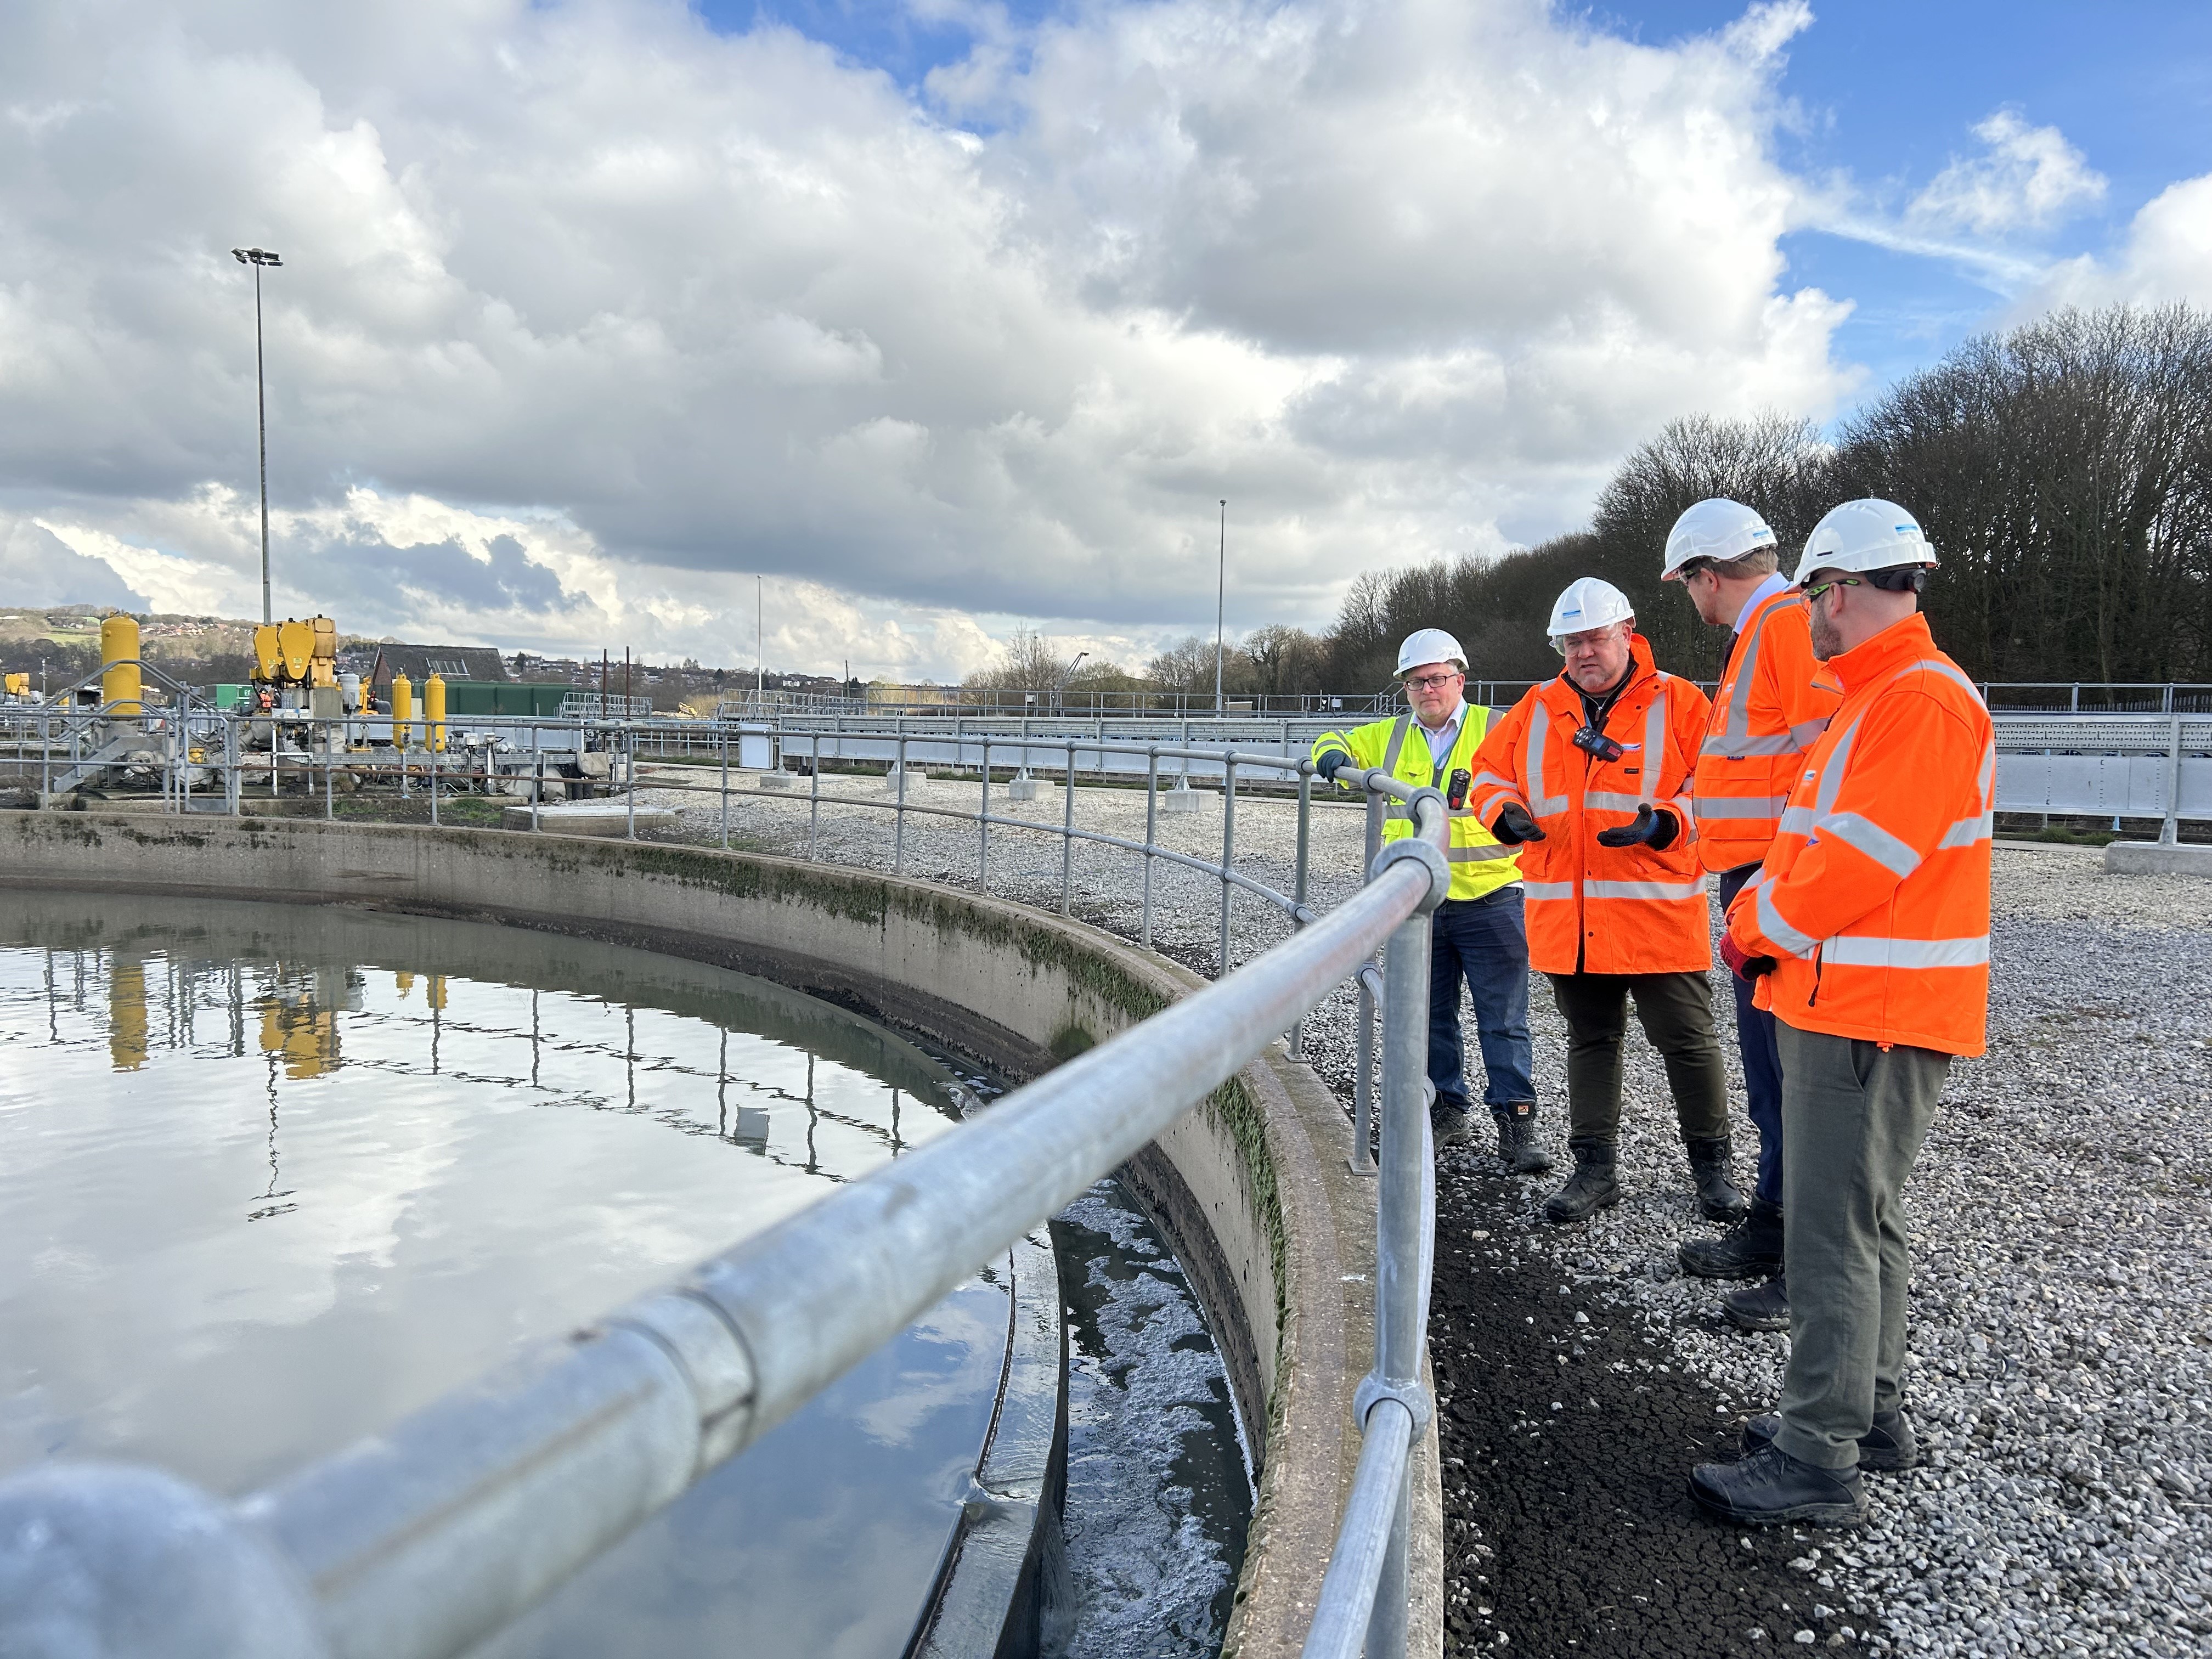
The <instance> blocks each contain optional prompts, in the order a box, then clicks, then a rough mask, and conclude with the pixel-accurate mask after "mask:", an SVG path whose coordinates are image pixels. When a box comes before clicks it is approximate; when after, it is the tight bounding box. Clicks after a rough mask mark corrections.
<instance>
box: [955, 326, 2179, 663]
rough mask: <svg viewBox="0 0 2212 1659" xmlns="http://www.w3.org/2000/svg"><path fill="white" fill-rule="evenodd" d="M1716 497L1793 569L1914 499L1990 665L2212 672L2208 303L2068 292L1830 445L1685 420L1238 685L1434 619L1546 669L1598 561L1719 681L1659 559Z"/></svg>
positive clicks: (1302, 639) (1261, 642)
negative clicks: (1529, 517) (1856, 516)
mask: <svg viewBox="0 0 2212 1659" xmlns="http://www.w3.org/2000/svg"><path fill="white" fill-rule="evenodd" d="M1711 495H1726V496H1730V497H1733V498H1734V499H1735V500H1737V501H1743V502H1745V503H1747V505H1749V506H1751V507H1756V508H1757V509H1758V510H1759V512H1760V513H1763V514H1764V515H1765V518H1766V520H1767V522H1768V523H1770V524H1771V525H1772V526H1774V529H1775V533H1776V537H1777V539H1778V542H1779V544H1780V545H1781V550H1782V559H1783V568H1784V570H1785V571H1790V570H1794V569H1795V568H1796V561H1797V556H1798V553H1799V551H1800V550H1801V549H1802V546H1803V544H1804V539H1805V538H1806V536H1807V535H1808V533H1810V532H1811V531H1812V528H1813V526H1814V524H1816V523H1817V522H1818V521H1819V520H1820V515H1821V514H1822V513H1825V512H1826V511H1827V509H1828V508H1829V507H1833V506H1835V505H1836V504H1837V503H1838V502H1839V501H1849V500H1851V499H1854V498H1856V497H1858V496H1864V495H1878V496H1882V497H1885V498H1887V499H1888V500H1891V501H1896V502H1898V503H1899V504H1900V505H1901V506H1903V507H1905V509H1906V510H1907V511H1909V512H1910V513H1912V514H1913V515H1914V516H1915V517H1916V518H1917V519H1918V520H1919V521H1920V523H1921V526H1922V527H1923V529H1924V530H1925V531H1926V532H1928V536H1929V540H1930V541H1932V542H1933V543H1934V544H1935V545H1936V553H1937V556H1938V557H1939V558H1940V559H1941V560H1942V568H1940V569H1939V570H1938V571H1937V572H1936V574H1935V576H1934V577H1933V579H1932V580H1931V581H1930V583H1929V589H1928V592H1927V595H1926V598H1925V599H1924V601H1923V603H1924V605H1925V607H1926V609H1927V611H1928V613H1929V624H1930V626H1931V627H1932V628H1933V629H1934V630H1935V634H1936V640H1937V641H1938V642H1939V643H1941V644H1942V647H1943V648H1944V649H1945V650H1947V651H1948V652H1949V653H1951V655H1952V656H1954V658H1956V659H1958V661H1959V663H1960V665H1961V666H1962V667H1964V668H1965V669H1966V671H1967V672H1968V673H1970V674H1972V676H1973V677H1974V678H1977V679H1982V680H2012V681H2026V680H2045V681H2073V680H2100V681H2148V682H2161V681H2166V680H2196V681H2212V313H2206V312H2203V311H2200V310H2197V309H2194V308H2192V307H2189V306H2186V305H2171V306H2164V307H2154V308H2142V307H2130V306H2115V307H2107V308H2105V309H2101V310H2096V311H2082V310H2076V309H2072V308H2068V309H2064V310H2059V311H2056V312H2053V313H2050V314H2049V315H2047V316H2045V317H2042V318H2040V319H2037V320H2035V321H2033V322H2031V323H2028V324H2026V325H2022V326H2021V327H2018V328H2015V329H2012V330H2010V331H2003V332H1998V333H1991V334H1987V335H1983V336H1981V337H1977V338H1975V339H1972V340H1969V341H1967V342H1966V343H1964V344H1962V345H1960V346H1959V347H1958V348H1957V349H1954V350H1953V351H1952V352H1950V353H1949V354H1948V356H1945V357H1944V358H1943V359H1942V361H1941V362H1937V363H1936V364H1935V365H1934V366H1933V367H1931V368H1927V369H1923V370H1922V371H1920V372H1919V373H1917V374H1912V375H1911V376H1909V377H1907V378H1906V379H1905V380H1901V381H1899V383H1898V384H1897V385H1895V386H1893V387H1891V388H1890V389H1889V390H1888V391H1887V392H1884V393H1882V394H1881V396H1880V397H1879V398H1876V399H1875V400H1874V401H1873V402H1871V403H1870V404H1867V405H1866V406H1864V407H1863V408H1862V409H1860V410H1858V411H1857V413H1855V414H1854V415H1852V416H1850V417H1848V418H1847V419H1846V420H1844V422H1842V423H1841V425H1840V426H1839V428H1838V430H1837V433H1836V436H1835V438H1834V440H1833V441H1828V440H1826V439H1824V438H1823V436H1822V435H1821V434H1820V431H1819V430H1818V429H1817V428H1815V427H1814V426H1813V425H1812V423H1811V422H1805V421H1796V420H1791V419H1789V418H1787V417H1784V416H1778V415H1765V416H1757V417H1753V418H1751V419H1747V420H1716V419H1713V418H1711V417H1710V416H1703V415H1692V416H1685V417H1683V418H1681V419H1678V420H1675V421H1674V422H1669V423H1668V425H1667V426H1666V427H1665V428H1662V430H1661V431H1660V432H1659V433H1658V434H1657V435H1656V436H1655V437H1653V438H1651V439H1650V441H1647V442H1645V443H1644V444H1642V445H1640V446H1638V447H1637V449H1636V450H1635V451H1634V452H1633V453H1631V454H1630V455H1629V456H1628V457H1627V459H1626V460H1624V461H1623V462H1622V463H1621V465H1620V468H1619V469H1618V470H1617V471H1615V472H1614V474H1613V477H1612V478H1611V479H1609V480H1608V481H1607V483H1606V485H1605V487H1604V489H1602V490H1601V492H1600V493H1599V495H1598V500H1597V504H1596V510H1595V513H1593V515H1592V519H1591V522H1590V525H1589V527H1588V528H1587V529H1584V530H1577V531H1574V532H1570V533H1568V534H1566V535H1562V536H1557V537H1554V538H1552V539H1550V540H1548V541H1546V542H1543V543H1541V544H1538V545H1536V546H1534V547H1531V548H1528V549H1525V550H1518V551H1515V552H1511V553H1507V554H1504V555H1502V556H1474V555H1467V556H1461V557H1459V558H1456V559H1452V560H1445V561H1438V562H1433V563H1429V564H1423V565H1416V566H1413V567H1410V568H1399V569H1395V570H1387V571H1372V570H1370V571H1367V572H1365V573H1363V574H1361V575H1360V576H1359V577H1358V579H1357V580H1354V582H1353V583H1352V587H1351V591H1350V592H1348V593H1347V595H1346V598H1345V600H1344V604H1343V606H1342V608H1341V609H1340V611H1339V613H1338V615H1337V617H1336V620H1335V622H1334V624H1332V625H1331V626H1330V627H1329V628H1328V629H1325V630H1323V631H1322V632H1321V633H1319V634H1314V633H1310V632H1308V631H1306V630H1304V629H1294V628H1268V629H1261V630H1259V631H1258V632H1257V633H1255V634H1252V635H1248V636H1246V637H1245V638H1244V639H1243V640H1242V641H1239V642H1238V643H1237V647H1235V648H1234V649H1232V650H1231V652H1230V653H1229V661H1228V664H1227V665H1226V671H1225V675H1224V678H1225V682H1226V689H1227V690H1229V691H1230V692H1231V695H1236V696H1245V695H1250V694H1253V693H1255V692H1256V693H1262V694H1265V693H1295V692H1305V691H1322V690H1327V691H1367V690H1377V689H1379V688H1381V687H1382V686H1383V685H1385V684H1388V683H1389V678H1390V673H1391V670H1392V668H1393V667H1394V665H1395V659H1396V653H1397V647H1398V641H1400V640H1401V639H1402V638H1403V637H1404V636H1405V635H1407V634H1409V633H1411V632H1412V631H1413V629H1416V628H1425V627H1442V628H1447V629H1450V630H1451V631H1452V632H1453V633H1455V635H1458V636H1459V638H1460V640H1461V641H1462V643H1463V644H1464V645H1465V646H1466V647H1468V654H1469V656H1470V658H1471V659H1472V664H1471V666H1472V670H1473V672H1474V675H1475V676H1476V677H1477V678H1480V679H1487V680H1516V679H1537V678H1546V677H1548V676H1549V675H1551V674H1553V673H1555V672H1557V671H1558V668H1559V659H1558V657H1557V656H1556V655H1554V654H1553V652H1552V650H1551V647H1550V646H1549V644H1548V643H1547V640H1546V637H1545V625H1546V623H1547V619H1548V618H1549V616H1550V613H1551V606H1552V602H1553V599H1555V598H1557V597H1558V595H1559V591H1560V589H1562V588H1564V587H1565V586H1566V585H1567V584H1568V583H1569V582H1570V581H1572V580H1574V579H1575V578H1576V577H1577V576H1589V575H1595V576H1602V577H1604V578H1605V579H1606V580H1607V581H1610V582H1612V583H1613V584H1614V585H1615V586H1618V587H1620V589H1621V590H1622V591H1623V592H1626V594H1627V595H1628V596H1629V599H1630V600H1631V601H1632V603H1633V604H1634V605H1635V606H1636V611H1637V619H1638V627H1639V628H1640V629H1642V631H1643V632H1644V634H1645V635H1648V636H1649V637H1650V640H1651V642H1652V647H1653V649H1654V651H1655V652H1656V654H1657V656H1658V659H1659V660H1660V662H1661V663H1662V664H1663V665H1666V666H1667V667H1668V668H1670V669H1672V670H1674V671H1676V672H1679V673H1683V674H1687V675H1690V676H1692V677H1693V678H1700V679H1709V678H1712V677H1713V676H1714V674H1715V673H1716V672H1717V671H1718V668H1719V665H1720V653H1721V651H1722V648H1723V645H1724V644H1725V635H1724V634H1723V632H1722V631H1721V630H1719V629H1711V628H1707V627H1705V625H1704V624H1703V623H1699V621H1698V618H1697V616H1696V613H1695V612H1694V611H1692V609H1691V607H1690V605H1689V602H1688V601H1687V599H1685V598H1684V597H1683V596H1682V594H1680V592H1675V591H1674V590H1673V589H1672V588H1671V586H1668V585H1665V584H1662V582H1661V581H1660V580H1659V568H1660V560H1661V556H1662V551H1663V550H1664V548H1665V546H1666V540H1667V532H1668V530H1669V529H1670V528H1671V527H1672V526H1673V525H1674V520H1675V518H1676V516H1677V515H1678V514H1680V513H1681V511H1682V510H1683V508H1685V507H1688V506H1690V505H1691V504H1692V502H1694V501H1702V500H1704V499H1705V498H1706V497H1707V496H1711ZM1054 666H1055V667H1058V668H1064V667H1065V665H1060V664H1055V665H1054ZM1213 671H1214V652H1213V642H1212V641H1211V640H1200V639H1198V638H1197V637H1195V636H1194V637H1192V638H1190V639H1188V640H1186V641H1183V642H1182V644H1181V645H1179V646H1177V647H1174V648H1173V649H1171V650H1170V651H1168V652H1164V653H1161V655H1160V656H1158V657H1157V658H1155V659H1153V660H1152V661H1151V662H1150V663H1148V664H1146V668H1145V671H1144V672H1143V674H1142V675H1141V676H1137V675H1132V674H1128V673H1127V672H1125V671H1122V670H1121V669H1119V668H1118V667H1115V665H1110V664H1105V665H1091V664H1086V665H1081V666H1079V667H1078V668H1077V669H1076V671H1075V674H1074V677H1073V679H1072V680H1070V681H1069V682H1068V684H1069V685H1070V687H1071V689H1074V688H1079V687H1083V686H1085V684H1086V683H1089V684H1096V686H1097V689H1102V690H1103V689H1121V688H1122V687H1123V686H1126V687H1127V689H1139V688H1153V689H1161V690H1188V691H1206V692H1210V691H1211V690H1212V686H1213ZM1086 677H1089V678H1088V680H1086ZM978 680H979V681H980V682H982V683H997V684H1015V683H1016V682H1015V681H1013V680H1011V679H1007V678H1003V671H1001V672H1000V673H994V674H987V675H985V676H979V677H978ZM1047 684H1058V682H1057V681H1053V682H1047Z"/></svg>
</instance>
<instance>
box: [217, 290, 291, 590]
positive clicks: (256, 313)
mask: <svg viewBox="0 0 2212 1659" xmlns="http://www.w3.org/2000/svg"><path fill="white" fill-rule="evenodd" d="M230 257H231V258H234V259H235V260H237V261H238V263H239V264H242V265H252V267H253V402H254V409H255V412H256V414H257V416H258V423H259V425H260V428H261V620H262V623H264V625H266V624H267V623H271V622H274V621H275V620H276V612H275V611H273V610H272V609H271V608H270V604H269V392H268V385H267V382H266V380H264V377H263V374H262V368H261V270H262V267H263V266H264V265H266V266H270V267H275V266H278V265H281V264H283V263H284V262H283V260H282V259H280V258H277V257H276V255H275V254H274V253H272V252H270V251H269V250H268V249H267V248H265V247H234V248H233V249H231V251H230Z"/></svg>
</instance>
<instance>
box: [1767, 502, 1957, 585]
mask: <svg viewBox="0 0 2212 1659" xmlns="http://www.w3.org/2000/svg"><path fill="white" fill-rule="evenodd" d="M1899 565H1921V566H1924V567H1927V568H1930V569H1932V568H1935V565H1936V550H1935V549H1934V548H1933V547H1931V546H1929V544H1928V537H1927V535H1926V533H1925V532H1923V531H1922V530H1921V528H1920V521H1919V520H1917V519H1916V518H1914V517H1913V516H1912V515H1911V513H1907V512H1906V511H1905V509H1904V508H1903V507H1899V505H1898V504H1897V503H1896V502H1895V501H1881V500H1879V499H1877V498H1875V497H1872V496H1869V497H1868V498H1867V499H1866V500H1864V501H1845V502H1844V504H1843V505H1842V506H1841V507H1832V508H1830V509H1829V512H1828V515H1827V517H1826V518H1824V519H1822V520H1820V523H1818V524H1816V525H1814V526H1813V533H1812V534H1811V535H1809V536H1808V537H1807V538H1805V556H1804V557H1803V558H1802V559H1800V560H1798V561H1797V574H1796V576H1794V577H1792V578H1791V579H1790V580H1791V584H1792V586H1797V587H1802V586H1804V585H1805V579H1806V578H1807V577H1808V576H1809V575H1811V574H1813V572H1814V571H1815V570H1889V569H1893V568H1895V567H1897V566H1899Z"/></svg>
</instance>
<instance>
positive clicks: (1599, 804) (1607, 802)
mask: <svg viewBox="0 0 2212 1659" xmlns="http://www.w3.org/2000/svg"><path fill="white" fill-rule="evenodd" d="M1641 805H1644V797H1643V796H1641V795H1621V794H1616V793H1613V791H1612V790H1610V789H1593V790H1591V791H1590V792H1589V793H1588V794H1587V795H1584V796H1583V806H1585V807H1590V808H1595V810H1597V811H1601V812H1633V811H1635V810H1636V809H1637V808H1638V807H1639V806H1641Z"/></svg>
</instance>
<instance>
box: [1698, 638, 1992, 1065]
mask: <svg viewBox="0 0 2212 1659" xmlns="http://www.w3.org/2000/svg"><path fill="white" fill-rule="evenodd" d="M1829 666H1830V667H1831V668H1832V669H1834V670H1835V671H1836V674H1837V677H1838V679H1840V680H1841V681H1842V683H1843V686H1844V701H1843V704H1842V706H1841V707H1840V708H1838V709H1837V710H1836V714H1835V718H1834V719H1833V720H1831V721H1830V723H1829V726H1828V729H1827V730H1826V732H1824V733H1822V734H1821V738H1820V742H1819V743H1818V744H1815V745H1814V748H1813V750H1812V752H1811V754H1810V755H1809V756H1808V757H1805V760H1804V763H1803V764H1802V767H1801V768H1800V769H1799V772H1798V775H1797V778H1796V783H1795V786H1794V787H1793V788H1792V789H1791V791H1790V800H1789V805H1787V806H1786V807H1785V808H1784V811H1783V814H1782V822H1781V825H1780V828H1779V829H1778V832H1777V834H1776V836H1775V838H1774V844H1773V846H1772V847H1771V848H1768V849H1767V854H1766V857H1765V862H1764V864H1763V866H1761V869H1760V872H1759V876H1758V877H1757V878H1756V879H1754V880H1753V881H1752V882H1751V883H1750V884H1747V886H1746V887H1745V888H1744V890H1743V891H1742V892H1741V894H1740V895H1738V896H1737V898H1736V901H1735V905H1734V906H1733V907H1732V908H1730V910H1729V933H1730V934H1731V935H1732V936H1733V937H1734V939H1735V942H1736V943H1737V944H1738V945H1741V947H1742V948H1743V950H1744V951H1745V953H1746V954H1747V955H1749V956H1754V957H1757V956H1767V957H1773V958H1774V959H1775V961H1776V963H1777V966H1776V968H1775V970H1774V971H1773V972H1772V973H1771V974H1769V975H1765V976H1764V977H1763V978H1762V979H1761V980H1760V981H1759V994H1758V1001H1759V1006H1760V1007H1762V1008H1768V1009H1771V1011H1772V1012H1773V1013H1774V1015H1775V1017H1776V1018H1778V1019H1780V1020H1782V1021H1784V1023H1785V1024H1790V1025H1794V1026H1796V1027H1797V1028H1798V1029H1799V1030H1807V1031H1825V1032H1827V1033H1830V1034H1831V1035H1832V1036H1845V1037H1860V1038H1864V1039H1867V1040H1869V1041H1871V1042H1881V1043H1899V1042H1902V1043H1905V1044H1908V1045H1910V1046H1911V1047H1914V1048H1933V1049H1936V1050H1938V1051H1940V1052H1942V1053H1944V1054H1980V1053H1981V1052H1982V1051H1983V1048H1984V1046H1985V1043H1986V1041H1987V1036H1986V1028H1987V1022H1988V1014H1989V1000H1990V808H1991V803H1992V799H1993V796H1994V790H1995V787H1996V732H1995V728H1994V727H1993V726H1991V724H1990V714H1989V710H1988V709H1987V708H1984V707H1983V705H1982V699H1981V696H1980V694H1979V693H1978V692H1977V691H1976V690H1975V689H1974V684H1973V682H1972V680H1970V679H1968V678H1966V674H1965V673H1964V672H1963V671H1961V670H1960V667H1959V665H1958V664H1956V663H1954V662H1953V661H1952V660H1951V659H1950V658H1948V657H1947V656H1945V655H1944V654H1943V653H1942V652H1941V651H1938V650H1937V649H1936V642H1935V640H1934V638H1933V637H1932V636H1931V635H1929V631H1928V623H1927V620H1926V618H1924V617H1920V616H1917V615H1916V616H1913V617H1908V618H1906V619H1905V621H1903V622H1901V623H1897V624H1896V625H1895V626H1894V627H1892V628H1887V629H1883V630H1882V631H1881V633H1879V634H1877V635H1875V637H1874V638H1872V639H1871V640H1869V641H1867V642H1866V643H1865V644H1863V645H1862V646H1860V647H1858V648H1857V650H1855V651H1849V652H1846V653H1844V654H1843V655H1842V656H1840V657H1838V658H1836V659H1833V660H1832V662H1831V663H1830V664H1829Z"/></svg>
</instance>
